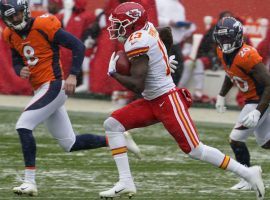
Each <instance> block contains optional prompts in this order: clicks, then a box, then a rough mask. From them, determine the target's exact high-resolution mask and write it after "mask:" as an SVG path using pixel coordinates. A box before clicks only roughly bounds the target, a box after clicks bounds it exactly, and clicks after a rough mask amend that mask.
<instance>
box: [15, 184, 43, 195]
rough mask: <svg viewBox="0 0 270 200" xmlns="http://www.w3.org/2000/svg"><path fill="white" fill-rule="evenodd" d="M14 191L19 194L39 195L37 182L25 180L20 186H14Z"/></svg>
mask: <svg viewBox="0 0 270 200" xmlns="http://www.w3.org/2000/svg"><path fill="white" fill-rule="evenodd" d="M12 190H13V192H14V193H15V194H18V195H22V194H26V195H29V196H37V195H38V190H37V185H36V184H35V183H30V182H24V183H23V184H21V185H20V186H19V187H14V188H13V189H12Z"/></svg>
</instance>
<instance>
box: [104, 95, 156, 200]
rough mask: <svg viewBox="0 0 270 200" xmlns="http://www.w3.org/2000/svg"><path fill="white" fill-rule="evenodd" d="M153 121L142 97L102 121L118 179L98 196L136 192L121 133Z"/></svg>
mask: <svg viewBox="0 0 270 200" xmlns="http://www.w3.org/2000/svg"><path fill="white" fill-rule="evenodd" d="M138 115H139V116H138ZM153 123H156V119H155V118H154V116H153V114H152V111H151V109H150V107H149V105H148V103H147V101H146V100H144V99H140V100H137V101H134V102H132V103H130V104H128V105H127V106H125V107H123V108H122V109H119V110H117V111H115V112H114V113H112V115H111V117H109V118H108V119H106V120H105V121H104V127H105V131H106V134H107V136H108V141H109V147H110V149H111V151H112V155H113V158H114V160H115V163H116V166H117V169H118V173H119V181H118V182H117V183H116V185H115V186H114V187H112V188H111V189H109V190H106V191H103V192H100V193H99V195H100V197H116V196H120V195H124V194H125V195H128V196H132V195H134V194H135V193H136V187H135V184H134V181H133V178H132V175H131V171H130V167H129V161H128V155H127V148H126V141H125V138H124V135H123V133H124V131H126V130H129V129H132V128H138V127H143V126H147V125H150V124H153Z"/></svg>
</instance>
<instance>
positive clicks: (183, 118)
mask: <svg viewBox="0 0 270 200" xmlns="http://www.w3.org/2000/svg"><path fill="white" fill-rule="evenodd" d="M168 97H169V101H170V104H171V109H170V107H167V110H166V113H164V112H163V113H162V112H161V114H160V116H162V117H164V118H163V119H162V122H163V124H164V126H165V127H166V129H167V130H168V131H169V133H170V134H171V135H172V136H173V137H174V138H175V140H176V141H177V143H178V145H179V146H180V148H181V149H182V150H183V151H184V152H185V153H187V154H188V155H189V156H190V157H191V158H194V159H198V160H202V161H205V162H208V163H211V164H212V165H215V166H217V167H219V168H221V169H224V170H228V171H232V172H234V173H235V174H237V175H239V176H240V177H242V178H244V179H245V180H247V181H248V182H250V183H251V184H252V187H253V189H254V190H255V191H256V194H257V199H263V196H264V193H265V191H264V184H263V182H262V178H261V169H260V167H258V166H256V167H253V168H248V167H246V166H244V165H242V164H240V163H238V162H237V161H235V160H233V159H231V158H230V157H229V156H227V155H225V154H223V153H222V152H220V151H219V150H218V149H216V148H213V147H210V146H207V145H204V144H203V143H201V142H200V140H199V137H198V134H197V130H196V127H195V126H194V123H193V122H192V119H191V118H190V115H189V112H188V109H187V106H186V105H185V98H184V96H183V95H182V94H180V93H176V92H175V93H172V94H170V95H169V96H168ZM156 108H158V107H156ZM156 110H157V109H156Z"/></svg>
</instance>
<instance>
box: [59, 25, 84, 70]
mask: <svg viewBox="0 0 270 200" xmlns="http://www.w3.org/2000/svg"><path fill="white" fill-rule="evenodd" d="M54 42H55V43H57V44H60V45H61V46H63V47H65V48H68V49H70V50H71V51H72V67H71V70H70V74H73V75H78V74H79V73H80V71H81V65H82V62H83V59H84V52H85V47H84V45H83V43H82V42H81V41H80V40H79V39H78V38H76V37H75V36H73V35H72V34H71V33H69V32H66V31H64V30H63V29H59V30H58V31H57V32H56V33H55V36H54Z"/></svg>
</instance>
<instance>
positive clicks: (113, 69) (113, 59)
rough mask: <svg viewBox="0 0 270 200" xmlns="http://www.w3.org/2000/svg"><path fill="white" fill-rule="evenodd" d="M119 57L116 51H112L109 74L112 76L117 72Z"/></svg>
mask: <svg viewBox="0 0 270 200" xmlns="http://www.w3.org/2000/svg"><path fill="white" fill-rule="evenodd" d="M118 59H119V55H115V52H113V53H112V56H111V59H110V63H109V67H108V75H109V76H112V75H113V74H114V73H115V72H116V62H117V60H118Z"/></svg>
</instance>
